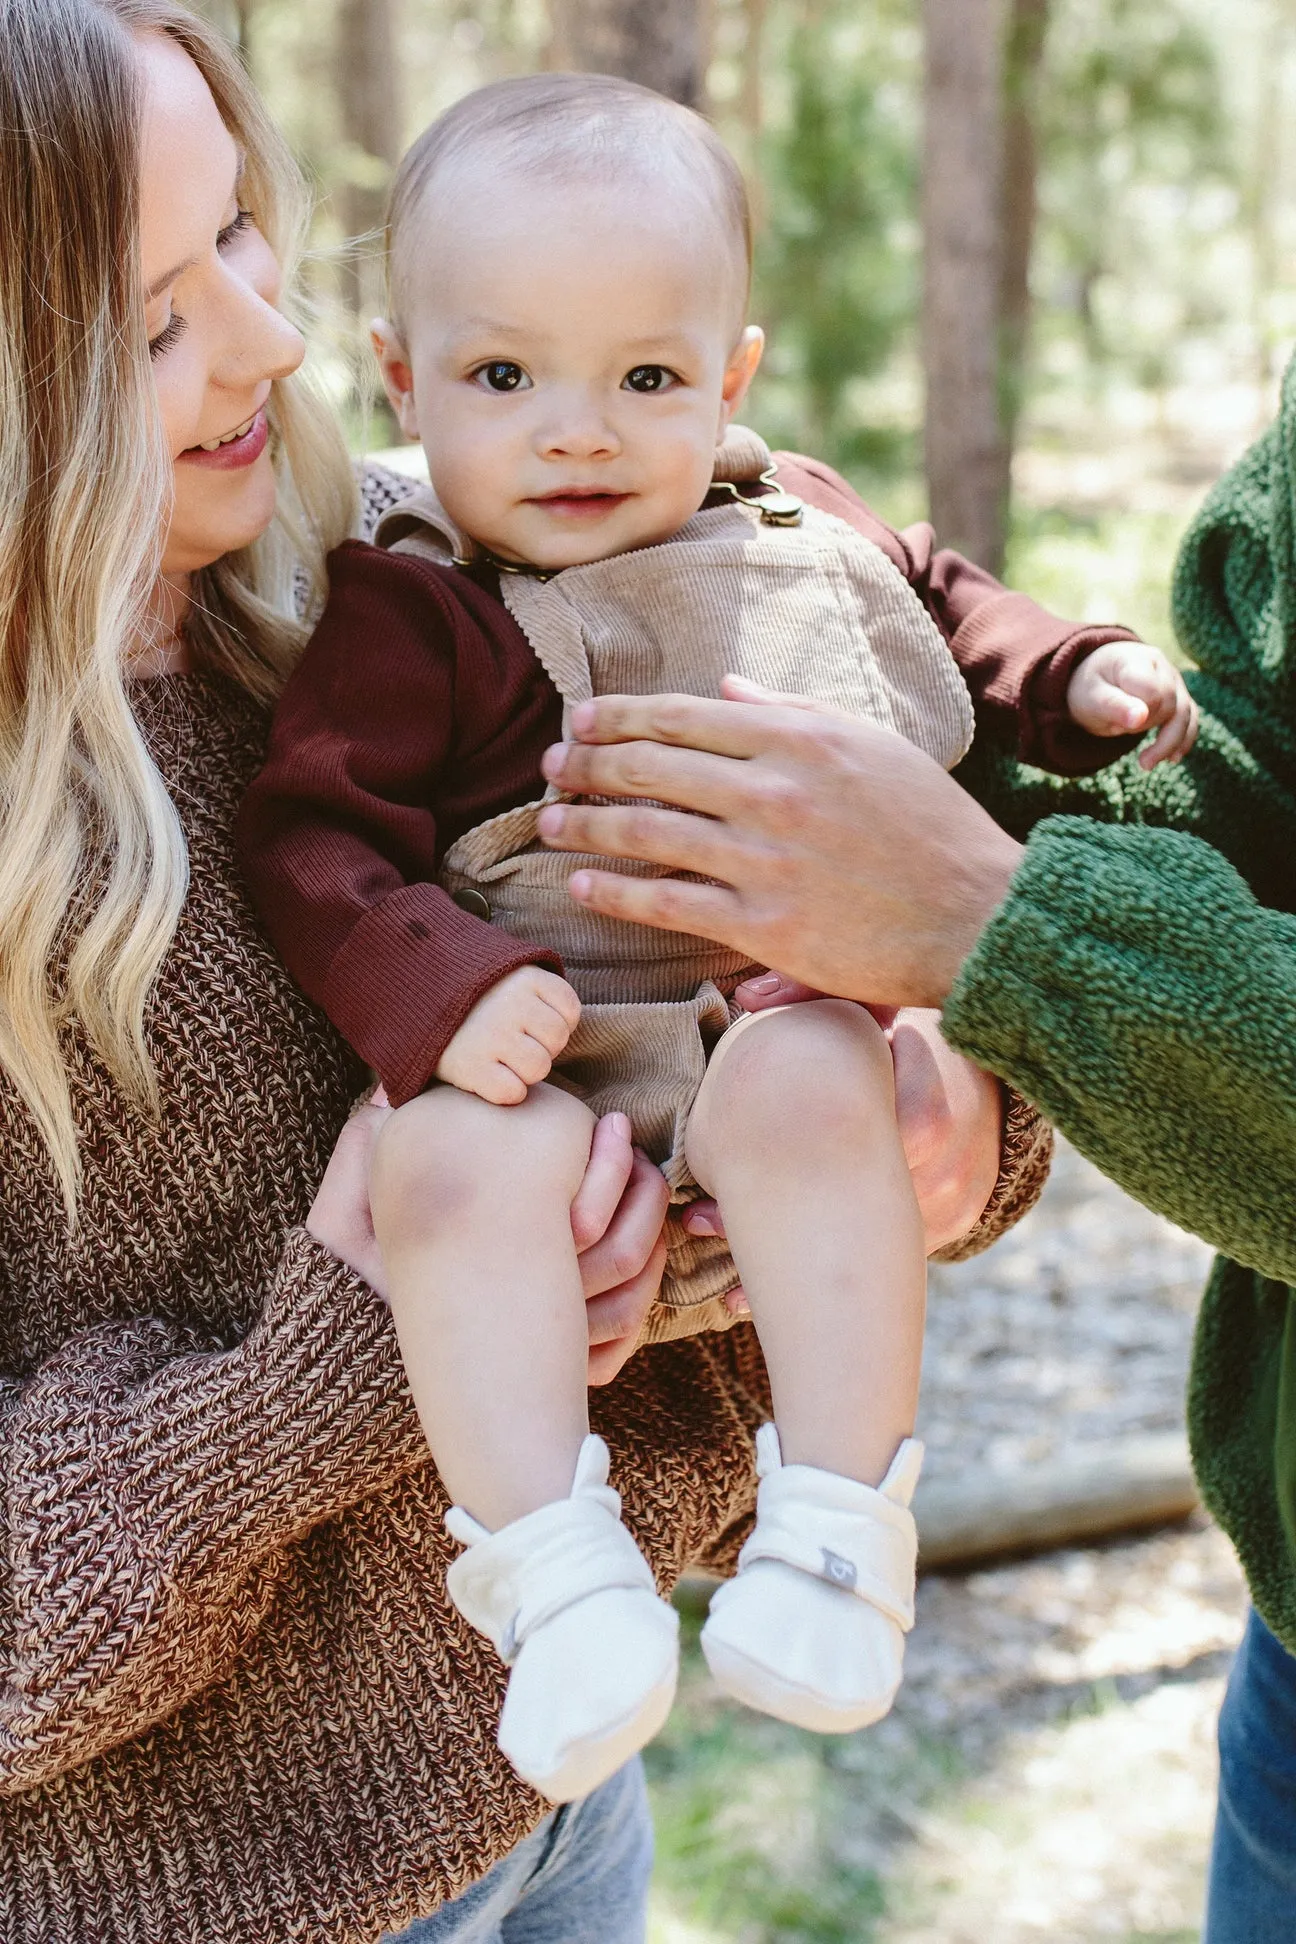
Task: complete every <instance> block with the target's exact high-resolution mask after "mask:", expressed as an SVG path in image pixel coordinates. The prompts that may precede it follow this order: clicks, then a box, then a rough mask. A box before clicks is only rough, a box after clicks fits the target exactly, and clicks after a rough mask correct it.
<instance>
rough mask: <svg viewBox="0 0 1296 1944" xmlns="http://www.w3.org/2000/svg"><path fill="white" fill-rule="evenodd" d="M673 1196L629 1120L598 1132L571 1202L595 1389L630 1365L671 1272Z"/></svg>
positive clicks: (607, 1121) (605, 1124) (612, 1117)
mask: <svg viewBox="0 0 1296 1944" xmlns="http://www.w3.org/2000/svg"><path fill="white" fill-rule="evenodd" d="M669 1200H670V1191H669V1190H668V1188H667V1186H666V1182H665V1179H664V1177H663V1175H662V1172H661V1170H660V1168H654V1166H653V1164H652V1162H651V1161H650V1160H649V1159H648V1157H647V1155H646V1154H641V1153H640V1152H639V1150H638V1148H635V1147H632V1146H631V1142H630V1122H629V1119H628V1117H627V1116H626V1115H625V1114H607V1115H605V1116H604V1118H603V1119H602V1120H601V1121H600V1122H599V1124H598V1126H597V1127H596V1128H595V1129H594V1141H593V1145H592V1147H591V1149H590V1158H589V1166H588V1167H587V1169H586V1170H585V1179H584V1181H583V1182H582V1183H581V1185H580V1187H579V1188H578V1189H577V1191H576V1199H575V1201H574V1202H573V1203H572V1210H571V1224H572V1235H573V1236H574V1238H575V1241H576V1249H577V1254H578V1256H579V1258H580V1272H581V1282H582V1284H583V1285H584V1289H585V1305H586V1307H585V1316H586V1321H587V1323H588V1326H589V1340H590V1356H589V1381H590V1383H591V1384H610V1383H611V1381H612V1379H613V1378H614V1377H615V1376H616V1374H617V1372H618V1371H619V1370H620V1369H621V1367H622V1365H623V1364H624V1363H625V1362H626V1360H627V1359H628V1358H629V1356H630V1354H631V1352H632V1351H633V1349H634V1347H635V1344H636V1342H637V1340H638V1337H639V1330H640V1327H641V1325H642V1323H643V1320H644V1317H645V1316H646V1315H647V1314H648V1311H649V1309H650V1308H651V1306H652V1303H653V1299H654V1298H655V1296H656V1294H657V1291H658V1289H659V1288H660V1287H661V1279H662V1271H663V1269H664V1268H665V1267H666V1237H665V1234H664V1223H665V1220H666V1208H667V1204H668V1202H669Z"/></svg>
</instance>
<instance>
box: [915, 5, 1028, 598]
mask: <svg viewBox="0 0 1296 1944" xmlns="http://www.w3.org/2000/svg"><path fill="white" fill-rule="evenodd" d="M1004 15H1005V0H924V6H923V17H924V39H925V76H924V100H925V130H924V137H923V199H922V214H923V239H924V264H923V360H924V364H925V368H926V379H927V413H926V433H925V445H926V459H927V486H928V494H929V498H930V502H931V516H932V520H933V523H934V524H935V526H936V530H937V532H938V533H939V535H940V537H941V540H942V542H943V543H944V544H945V545H948V546H952V547H957V548H958V549H959V551H960V552H962V553H965V554H967V555H968V556H969V557H970V558H971V559H973V560H976V561H979V562H980V564H981V565H982V566H984V567H988V568H989V569H990V570H991V572H992V573H993V572H998V571H999V570H1000V569H1001V567H1002V564H1003V555H1004V533H1005V516H1006V510H1007V509H1006V505H1005V499H1004V491H1003V478H1004V462H1003V443H1002V441H1003V432H1002V427H1001V423H1000V407H999V296H1000V261H1001V256H1000V210H1001V197H1000V183H1001V181H1002V118H1001V100H1002V85H1001V83H1002V67H1003V26H1004Z"/></svg>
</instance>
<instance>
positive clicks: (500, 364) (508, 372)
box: [473, 358, 531, 392]
mask: <svg viewBox="0 0 1296 1944" xmlns="http://www.w3.org/2000/svg"><path fill="white" fill-rule="evenodd" d="M473 377H474V378H475V379H476V380H477V382H478V384H479V385H484V386H485V387H486V389H487V391H493V392H515V391H525V390H526V388H527V387H528V386H529V385H530V383H531V380H530V379H529V378H528V377H527V375H526V373H525V371H523V369H522V367H521V365H516V364H510V363H509V362H508V360H507V359H505V358H494V359H492V361H491V363H490V364H484V365H478V367H477V369H476V371H474V373H473Z"/></svg>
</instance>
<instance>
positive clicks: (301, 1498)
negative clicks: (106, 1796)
mask: <svg viewBox="0 0 1296 1944" xmlns="http://www.w3.org/2000/svg"><path fill="white" fill-rule="evenodd" d="M0 1451H2V1452H3V1474H2V1475H3V1490H4V1498H5V1553H4V1558H3V1567H2V1569H0V1570H2V1572H3V1583H2V1584H0V1643H2V1644H0V1793H12V1792H14V1791H18V1790H22V1789H26V1788H29V1787H31V1786H33V1785H34V1784H37V1783H40V1782H44V1781H48V1780H51V1779H52V1778H54V1777H55V1776H57V1775H59V1774H62V1773H64V1772H66V1771H67V1770H68V1769H70V1768H74V1767H76V1766H78V1765H79V1764H80V1763H82V1762H84V1761H86V1760H88V1759H89V1758H90V1757H91V1756H93V1755H96V1754H98V1753H101V1752H102V1751H103V1750H104V1749H105V1748H108V1747H112V1746H115V1745H116V1744H118V1743H120V1742H123V1741H127V1740H130V1739H132V1738H133V1737H134V1736H135V1735H137V1734H139V1733H140V1732H141V1731H142V1730H143V1729H145V1728H146V1727H148V1726H149V1725H151V1724H152V1723H153V1722H155V1721H158V1720H160V1719H162V1718H163V1717H165V1716H167V1715H169V1714H171V1713H172V1712H173V1711H174V1710H175V1709H176V1708H177V1707H179V1706H180V1705H181V1704H182V1703H183V1702H184V1701H186V1700H188V1699H189V1698H190V1697H191V1696H193V1695H194V1694H196V1693H199V1692H201V1691H202V1690H203V1689H204V1688H206V1687H207V1686H209V1685H210V1684H211V1683H212V1682H213V1681H214V1680H215V1679H216V1678H218V1676H220V1675H222V1674H227V1673H228V1672H229V1671H230V1669H231V1667H232V1666H233V1665H234V1663H235V1662H236V1661H237V1659H238V1657H239V1655H240V1653H241V1652H242V1651H243V1650H245V1649H246V1648H247V1647H248V1646H249V1645H250V1643H251V1641H252V1639H253V1637H254V1635H255V1633H256V1629H257V1627H258V1625H259V1623H260V1620H261V1618H262V1616H263V1613H264V1610H265V1607H266V1606H267V1604H268V1603H269V1600H270V1598H271V1597H272V1595H273V1593H274V1591H275V1588H276V1585H277V1583H278V1581H279V1579H280V1577H281V1570H280V1566H279V1565H278V1564H276V1559H278V1561H280V1562H281V1561H282V1556H283V1551H284V1548H286V1547H289V1546H291V1545H292V1544H293V1542H294V1541H296V1540H299V1539H301V1538H302V1537H303V1535H305V1534H306V1533H307V1532H309V1531H310V1530H311V1529H312V1528H314V1527H316V1526H318V1525H319V1524H320V1522H321V1521H322V1520H327V1519H329V1518H330V1517H332V1516H335V1515H336V1514H337V1513H339V1512H340V1511H342V1510H343V1509H344V1508H346V1507H347V1506H350V1505H354V1504H356V1503H358V1502H359V1501H360V1500H361V1499H363V1498H365V1497H367V1496H369V1495H370V1494H372V1493H374V1492H376V1491H378V1490H380V1489H381V1488H383V1487H384V1486H386V1485H388V1484H389V1483H390V1482H391V1481H392V1480H393V1479H394V1478H395V1477H396V1476H398V1475H399V1474H400V1473H402V1472H404V1471H407V1470H408V1469H409V1468H410V1467H411V1466H413V1465H415V1464H417V1463H419V1462H420V1461H423V1460H425V1459H426V1448H425V1446H424V1443H423V1440H422V1438H421V1436H420V1433H419V1428H418V1423H417V1419H416V1417H415V1414H414V1411H413V1408H412V1405H411V1404H410V1401H409V1397H408V1392H407V1389H406V1386H405V1382H404V1377H403V1373H402V1369H401V1363H400V1357H399V1352H398V1349H397V1344H396V1338H395V1334H394V1331H393V1328H392V1324H391V1318H390V1314H389V1312H388V1311H387V1308H386V1306H385V1305H384V1304H383V1302H382V1301H381V1299H380V1298H379V1297H378V1296H376V1295H375V1294H374V1293H373V1292H372V1291H371V1290H370V1289H368V1288H367V1287H366V1286H365V1285H364V1284H363V1283H362V1282H361V1281H360V1280H359V1279H358V1278H357V1277H355V1276H354V1275H352V1274H351V1273H350V1271H348V1270H347V1269H345V1268H343V1267H342V1265H341V1264H339V1263H338V1262H336V1261H335V1260H334V1259H333V1258H332V1257H331V1256H329V1255H328V1254H327V1252H326V1251H325V1250H324V1249H323V1248H322V1247H321V1246H320V1245H319V1244H318V1243H316V1242H315V1241H313V1240H312V1239H311V1237H310V1236H308V1235H307V1234H306V1233H305V1231H304V1230H295V1231H293V1232H292V1233H290V1235H289V1237H288V1238H287V1242H286V1245H285V1249H284V1253H283V1256H282V1260H281V1262H280V1266H279V1269H278V1272H277V1274H276V1275H275V1276H274V1278H273V1281H272V1286H271V1288H270V1289H269V1291H268V1293H267V1297H266V1300H265V1303H264V1306H263V1308H262V1311H261V1314H260V1316H259V1319H258V1320H257V1322H256V1323H255V1324H254V1326H253V1327H252V1329H251V1330H250V1331H249V1332H248V1334H247V1335H246V1336H245V1338H244V1339H243V1341H242V1342H240V1343H239V1344H238V1345H237V1347H235V1348H232V1349H227V1350H220V1351H213V1350H211V1349H206V1348H203V1347H200V1343H199V1341H198V1340H196V1336H195V1333H194V1332H193V1331H191V1330H188V1329H186V1328H185V1327H183V1326H180V1325H174V1324H170V1323H167V1322H164V1321H163V1320H161V1319H160V1318H157V1317H143V1318H136V1319H133V1320H124V1321H119V1322H116V1323H112V1324H107V1325H103V1326H101V1327H99V1328H98V1329H93V1330H90V1331H87V1332H82V1333H81V1334H80V1335H78V1336H76V1337H74V1338H72V1339H71V1340H70V1341H69V1342H68V1343H67V1344H65V1345H64V1346H63V1347H62V1348H61V1349H60V1350H58V1351H57V1352H56V1353H55V1354H54V1355H52V1356H50V1357H49V1358H48V1359H47V1360H45V1361H44V1362H42V1363H40V1364H38V1365H37V1366H36V1367H35V1368H34V1369H33V1370H31V1371H29V1372H26V1373H23V1374H21V1375H19V1374H16V1373H14V1372H12V1371H11V1372H8V1373H4V1374H2V1375H0Z"/></svg>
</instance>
